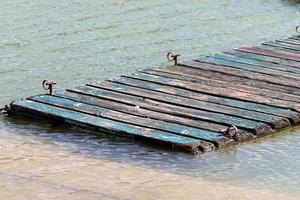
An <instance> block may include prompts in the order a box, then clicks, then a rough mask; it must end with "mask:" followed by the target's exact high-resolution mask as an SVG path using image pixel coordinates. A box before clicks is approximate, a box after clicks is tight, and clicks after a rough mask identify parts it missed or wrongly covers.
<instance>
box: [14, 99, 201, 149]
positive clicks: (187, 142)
mask: <svg viewBox="0 0 300 200" xmlns="http://www.w3.org/2000/svg"><path fill="white" fill-rule="evenodd" d="M11 106H12V108H13V109H16V110H21V111H27V112H29V113H31V114H39V115H44V116H45V117H48V118H49V117H50V118H57V119H61V120H64V121H65V122H66V123H69V124H73V125H77V126H82V127H93V128H96V129H99V130H101V131H108V132H109V133H112V134H118V135H122V136H126V137H131V138H137V139H143V140H146V141H153V142H158V143H164V144H168V145H174V146H176V147H178V148H183V149H185V150H189V151H193V150H195V149H196V148H198V147H200V145H201V144H202V143H203V141H201V140H197V139H193V138H189V137H183V136H178V135H175V134H171V133H167V132H163V131H157V130H152V129H148V128H141V127H138V126H134V125H129V124H126V123H121V122H115V121H112V120H108V119H103V118H99V117H95V116H91V115H87V114H83V113H80V112H75V111H72V110H67V109H64V108H58V107H55V106H50V105H47V104H42V103H38V102H34V101H30V100H19V101H15V102H14V103H13V104H12V105H11Z"/></svg>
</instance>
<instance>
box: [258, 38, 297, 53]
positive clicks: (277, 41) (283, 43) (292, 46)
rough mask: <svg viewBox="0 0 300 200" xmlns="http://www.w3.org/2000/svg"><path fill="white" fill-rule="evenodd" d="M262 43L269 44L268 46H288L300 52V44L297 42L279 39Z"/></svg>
mask: <svg viewBox="0 0 300 200" xmlns="http://www.w3.org/2000/svg"><path fill="white" fill-rule="evenodd" d="M262 45H267V46H268V45H269V46H272V45H275V46H278V47H280V48H286V49H290V50H293V51H295V52H299V50H300V46H299V45H297V44H295V43H288V42H282V41H279V40H276V41H272V42H264V43H262Z"/></svg>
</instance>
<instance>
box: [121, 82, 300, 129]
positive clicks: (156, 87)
mask: <svg viewBox="0 0 300 200" xmlns="http://www.w3.org/2000/svg"><path fill="white" fill-rule="evenodd" d="M122 79H123V78H122ZM117 81H119V82H120V81H121V79H117ZM122 84H127V85H131V86H134V87H138V88H144V89H148V90H153V91H158V92H162V93H166V94H171V95H175V96H179V97H180V96H181V97H186V98H189V99H196V100H200V101H205V102H211V103H215V104H220V105H225V106H229V107H233V108H241V109H243V110H249V111H255V113H257V115H259V113H265V114H269V115H275V116H280V117H285V118H288V119H289V120H290V121H291V122H292V123H297V122H299V120H300V113H298V112H294V111H291V110H289V109H282V108H277V107H273V106H266V105H261V104H257V103H251V102H245V101H240V100H233V99H228V98H223V97H218V96H213V95H208V94H205V93H199V92H192V91H189V90H185V89H180V88H177V87H173V86H169V85H162V84H158V83H153V82H148V81H145V80H138V79H133V78H127V80H126V82H122ZM195 106H196V108H199V107H198V105H195ZM207 109H210V107H207Z"/></svg>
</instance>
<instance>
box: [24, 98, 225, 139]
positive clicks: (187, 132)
mask: <svg viewBox="0 0 300 200" xmlns="http://www.w3.org/2000/svg"><path fill="white" fill-rule="evenodd" d="M29 99H30V100H32V101H37V102H40V103H46V104H50V105H53V106H57V107H62V108H66V109H71V110H74V111H77V112H82V113H85V114H90V115H94V116H98V117H100V118H106V119H110V120H113V121H121V122H124V123H127V124H133V125H137V126H141V127H145V128H151V129H156V130H160V131H167V132H171V133H175V134H178V135H182V136H185V137H193V138H196V139H200V140H208V141H211V142H215V141H217V140H226V138H225V137H224V136H223V134H221V133H220V132H213V131H208V130H203V129H198V128H193V127H188V126H184V125H180V124H174V123H168V122H164V121H161V120H153V119H149V118H145V117H138V116H135V115H130V114H125V113H122V112H118V111H113V110H109V109H105V108H101V107H99V106H94V105H89V104H86V103H82V102H78V101H74V100H70V99H66V98H59V97H55V96H49V95H37V96H34V97H31V98H29Z"/></svg>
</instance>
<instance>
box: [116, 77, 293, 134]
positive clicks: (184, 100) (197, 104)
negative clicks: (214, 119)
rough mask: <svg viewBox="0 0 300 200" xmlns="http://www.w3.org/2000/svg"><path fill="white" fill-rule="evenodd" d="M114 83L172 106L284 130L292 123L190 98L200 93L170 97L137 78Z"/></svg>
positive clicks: (266, 115) (267, 115)
mask: <svg viewBox="0 0 300 200" xmlns="http://www.w3.org/2000/svg"><path fill="white" fill-rule="evenodd" d="M113 82H115V83H120V84H123V85H128V86H134V87H138V88H141V89H135V90H138V91H142V92H144V91H147V90H149V91H147V93H146V94H144V96H143V97H146V98H149V99H153V100H159V101H164V102H168V103H172V104H176V105H180V106H185V107H191V108H194V109H200V110H204V111H209V112H216V113H222V114H226V115H230V116H236V117H240V118H245V119H250V120H254V121H260V122H265V123H268V124H270V125H272V126H273V127H275V128H283V127H285V126H289V125H290V123H289V122H288V120H287V119H283V118H281V117H278V116H277V117H276V116H274V115H269V114H264V113H259V112H255V111H249V110H244V109H240V108H233V107H231V106H224V105H219V104H216V103H211V102H206V101H202V100H195V98H190V96H197V95H199V93H198V94H197V93H193V94H192V95H190V96H184V97H181V96H179V95H176V96H174V95H173V94H172V95H170V94H167V93H161V92H160V91H157V90H155V89H152V88H149V87H147V83H149V82H146V81H140V80H138V79H137V80H136V79H135V78H130V77H121V78H118V79H114V80H113ZM142 86H144V87H142ZM163 87H165V88H166V87H168V86H163V85H161V87H160V88H163ZM145 89H146V90H145ZM166 90H168V89H166ZM199 96H200V95H199Z"/></svg>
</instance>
